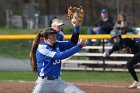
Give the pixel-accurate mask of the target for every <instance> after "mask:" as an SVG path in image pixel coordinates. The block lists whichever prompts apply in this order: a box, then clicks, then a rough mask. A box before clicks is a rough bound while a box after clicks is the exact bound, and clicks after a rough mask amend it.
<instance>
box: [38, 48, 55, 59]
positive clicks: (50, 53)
mask: <svg viewBox="0 0 140 93" xmlns="http://www.w3.org/2000/svg"><path fill="white" fill-rule="evenodd" d="M38 51H39V52H40V53H41V54H43V55H45V56H48V57H51V58H53V57H54V55H55V54H56V52H53V51H50V50H49V49H47V46H46V45H39V46H38Z"/></svg>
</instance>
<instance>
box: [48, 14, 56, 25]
mask: <svg viewBox="0 0 140 93" xmlns="http://www.w3.org/2000/svg"><path fill="white" fill-rule="evenodd" d="M55 18H57V16H54V15H51V16H50V17H49V19H48V20H49V21H48V25H49V27H51V24H52V20H53V19H55Z"/></svg>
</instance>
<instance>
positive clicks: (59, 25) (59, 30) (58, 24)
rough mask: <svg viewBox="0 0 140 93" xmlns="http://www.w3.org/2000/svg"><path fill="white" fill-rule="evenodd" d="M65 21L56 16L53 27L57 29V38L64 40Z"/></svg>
mask: <svg viewBox="0 0 140 93" xmlns="http://www.w3.org/2000/svg"><path fill="white" fill-rule="evenodd" d="M63 25H64V23H63V22H62V20H60V19H58V18H55V19H53V20H52V24H51V28H52V29H54V30H56V31H57V40H58V41H63V40H64V33H63V32H62V28H63Z"/></svg>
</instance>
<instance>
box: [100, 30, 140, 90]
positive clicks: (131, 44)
mask: <svg viewBox="0 0 140 93" xmlns="http://www.w3.org/2000/svg"><path fill="white" fill-rule="evenodd" d="M111 38H112V40H113V41H114V44H113V47H112V49H111V50H109V51H107V52H104V54H103V57H106V56H110V55H111V54H112V53H113V52H114V51H117V50H121V49H125V48H128V49H129V50H130V52H131V53H132V54H134V56H133V57H132V58H130V59H129V60H128V62H127V69H128V71H129V72H130V74H131V76H132V77H133V79H134V82H133V84H132V85H130V86H129V88H140V82H139V80H138V77H137V75H136V72H135V70H134V65H136V64H138V63H139V62H140V45H139V43H138V42H136V41H135V40H132V39H130V38H124V39H122V37H121V31H120V30H117V29H114V30H112V31H111Z"/></svg>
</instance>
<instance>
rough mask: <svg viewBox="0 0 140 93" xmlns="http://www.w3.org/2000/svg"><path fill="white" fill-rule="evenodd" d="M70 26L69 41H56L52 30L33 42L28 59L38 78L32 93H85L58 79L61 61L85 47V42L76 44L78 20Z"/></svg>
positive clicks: (41, 33)
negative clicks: (71, 32) (71, 28)
mask: <svg viewBox="0 0 140 93" xmlns="http://www.w3.org/2000/svg"><path fill="white" fill-rule="evenodd" d="M72 24H73V26H74V33H73V35H72V37H71V39H70V40H69V41H57V39H56V33H57V32H56V31H55V30H54V29H52V28H46V29H44V30H43V31H42V32H40V33H38V35H37V36H36V38H35V40H34V41H33V44H32V48H31V51H30V59H31V64H32V69H33V71H34V72H35V71H37V75H38V78H37V80H36V85H35V87H34V89H33V91H32V93H85V92H84V91H82V90H80V89H79V88H77V87H76V86H74V85H72V84H69V83H67V82H65V81H63V80H62V79H61V77H60V76H61V72H60V69H61V60H62V59H65V58H68V57H70V56H72V55H73V54H75V53H77V52H78V51H79V50H80V49H81V48H82V47H83V46H84V45H85V40H82V41H81V42H80V43H79V44H77V42H78V39H79V33H80V28H79V25H78V20H77V19H73V21H72ZM40 38H43V42H40Z"/></svg>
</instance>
